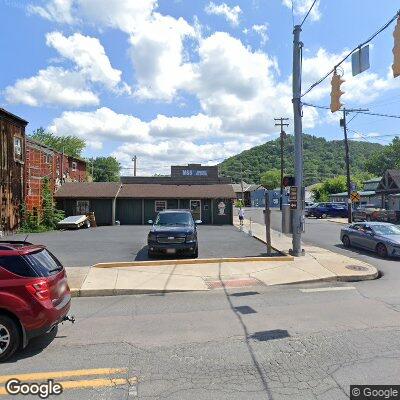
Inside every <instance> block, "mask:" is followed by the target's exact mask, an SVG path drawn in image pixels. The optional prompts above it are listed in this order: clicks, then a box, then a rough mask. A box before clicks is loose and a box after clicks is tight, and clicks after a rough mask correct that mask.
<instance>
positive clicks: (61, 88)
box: [5, 67, 99, 107]
mask: <svg viewBox="0 0 400 400" xmlns="http://www.w3.org/2000/svg"><path fill="white" fill-rule="evenodd" d="M5 98H6V100H7V101H8V102H9V103H14V104H18V103H20V104H27V105H29V106H33V107H38V106H42V105H50V106H53V105H62V106H66V107H82V106H90V105H97V104H99V98H98V97H97V95H96V94H95V93H93V92H92V91H91V90H90V89H88V87H87V84H86V81H85V79H84V77H83V76H82V75H81V74H80V73H79V72H71V71H67V70H65V69H63V68H59V67H48V68H47V69H42V70H40V71H39V72H38V74H37V75H36V76H33V77H30V78H26V79H18V80H17V82H16V83H15V84H14V85H13V86H8V87H6V89H5Z"/></svg>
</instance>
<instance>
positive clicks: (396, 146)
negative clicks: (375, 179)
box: [366, 137, 400, 176]
mask: <svg viewBox="0 0 400 400" xmlns="http://www.w3.org/2000/svg"><path fill="white" fill-rule="evenodd" d="M366 167H367V170H368V171H369V172H371V173H372V174H374V175H377V176H383V175H384V173H385V171H386V170H388V169H394V168H400V138H399V137H396V138H394V139H393V142H392V143H391V144H390V145H389V146H387V147H384V148H383V149H382V150H381V151H379V152H377V153H376V154H374V155H373V156H372V157H371V158H370V159H369V160H368V161H367V163H366Z"/></svg>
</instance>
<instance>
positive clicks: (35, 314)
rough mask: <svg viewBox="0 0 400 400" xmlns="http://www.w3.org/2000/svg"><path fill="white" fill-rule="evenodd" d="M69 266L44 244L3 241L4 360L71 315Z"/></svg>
mask: <svg viewBox="0 0 400 400" xmlns="http://www.w3.org/2000/svg"><path fill="white" fill-rule="evenodd" d="M70 303H71V295H70V289H69V287H68V282H67V276H66V273H65V269H64V267H63V266H62V264H61V263H60V261H58V260H57V258H56V257H55V256H54V255H53V254H51V253H50V252H49V251H48V250H47V249H46V248H45V247H44V246H36V245H32V244H31V243H27V242H20V241H7V242H0V361H4V360H6V359H7V358H9V357H11V356H12V355H13V354H14V352H15V351H16V350H17V349H18V348H20V347H22V348H24V347H25V346H26V345H27V344H28V342H29V340H30V339H32V338H33V337H36V336H39V335H42V334H45V333H48V332H50V331H51V330H52V329H53V328H55V327H56V326H57V324H59V323H60V322H62V321H64V320H65V319H69V317H67V313H68V311H69V308H70Z"/></svg>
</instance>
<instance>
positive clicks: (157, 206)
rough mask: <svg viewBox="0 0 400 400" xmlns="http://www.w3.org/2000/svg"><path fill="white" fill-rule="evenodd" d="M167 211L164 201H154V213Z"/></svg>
mask: <svg viewBox="0 0 400 400" xmlns="http://www.w3.org/2000/svg"><path fill="white" fill-rule="evenodd" d="M166 209H167V202H166V201H165V200H156V201H155V202H154V211H155V212H160V211H164V210H166Z"/></svg>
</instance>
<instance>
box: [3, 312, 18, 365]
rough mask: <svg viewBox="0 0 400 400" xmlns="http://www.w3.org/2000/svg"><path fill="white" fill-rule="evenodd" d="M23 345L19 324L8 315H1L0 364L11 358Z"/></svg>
mask: <svg viewBox="0 0 400 400" xmlns="http://www.w3.org/2000/svg"><path fill="white" fill-rule="evenodd" d="M20 343H21V334H20V331H19V329H18V326H17V324H16V323H15V322H14V320H12V319H11V318H10V317H8V316H7V315H0V362H1V361H5V360H7V359H8V358H10V357H11V356H12V355H13V354H14V353H15V351H16V350H17V349H18V347H19V345H20Z"/></svg>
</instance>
